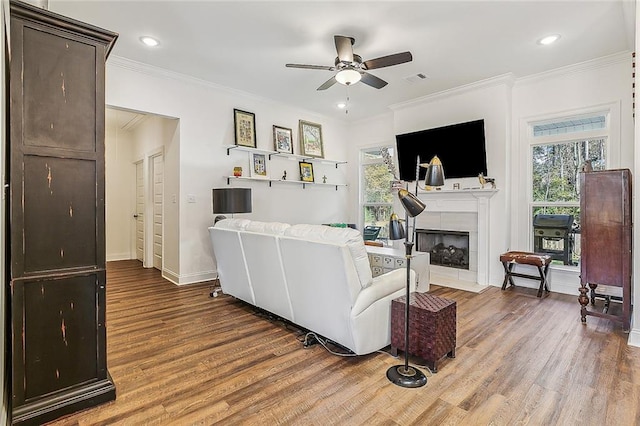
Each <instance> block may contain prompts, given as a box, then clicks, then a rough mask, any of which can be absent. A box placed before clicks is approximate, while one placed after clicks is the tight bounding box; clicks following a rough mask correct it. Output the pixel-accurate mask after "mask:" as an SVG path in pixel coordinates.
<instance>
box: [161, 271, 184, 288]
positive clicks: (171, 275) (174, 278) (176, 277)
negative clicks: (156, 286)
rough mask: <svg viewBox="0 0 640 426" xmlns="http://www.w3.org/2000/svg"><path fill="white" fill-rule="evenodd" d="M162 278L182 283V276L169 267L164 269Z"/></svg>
mask: <svg viewBox="0 0 640 426" xmlns="http://www.w3.org/2000/svg"><path fill="white" fill-rule="evenodd" d="M162 278H164V279H165V280H167V281H171V282H172V283H174V284H175V285H180V284H178V283H179V282H180V276H179V275H178V274H177V273H175V272H173V271H172V270H170V269H167V268H163V269H162Z"/></svg>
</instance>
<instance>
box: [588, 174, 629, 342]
mask: <svg viewBox="0 0 640 426" xmlns="http://www.w3.org/2000/svg"><path fill="white" fill-rule="evenodd" d="M631 197H632V194H631V172H630V171H629V170H628V169H621V170H604V171H597V172H588V173H580V232H581V239H580V245H581V257H580V289H579V290H580V296H579V297H578V301H579V302H580V305H581V316H582V322H583V323H584V322H586V317H587V315H594V316H598V317H603V318H608V319H611V320H615V321H619V322H621V323H622V328H623V330H625V331H629V325H630V321H631V264H632V249H631V241H632V237H633V236H632V226H631V224H632V210H631ZM598 285H604V286H613V287H621V288H622V297H620V296H609V295H605V294H601V293H598V290H597V287H598ZM587 286H588V288H587ZM587 293H589V295H587ZM596 299H602V300H603V303H602V306H600V307H598V306H597V304H596ZM612 301H613V302H614V303H616V304H618V302H619V303H620V306H619V307H618V306H616V308H619V309H617V310H618V311H619V312H618V313H616V312H614V306H612V305H611V302H612ZM589 302H591V308H587V305H589Z"/></svg>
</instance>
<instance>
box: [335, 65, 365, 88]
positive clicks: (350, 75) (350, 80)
mask: <svg viewBox="0 0 640 426" xmlns="http://www.w3.org/2000/svg"><path fill="white" fill-rule="evenodd" d="M361 78H362V75H361V74H360V73H359V72H358V71H356V70H352V69H344V70H341V71H339V72H338V73H337V74H336V81H337V82H338V83H340V84H344V85H345V86H350V85H352V84H354V83H357V82H359V81H360V79H361Z"/></svg>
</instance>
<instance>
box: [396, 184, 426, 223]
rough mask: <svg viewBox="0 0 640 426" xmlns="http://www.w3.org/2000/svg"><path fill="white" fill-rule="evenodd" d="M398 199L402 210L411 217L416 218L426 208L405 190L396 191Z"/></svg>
mask: <svg viewBox="0 0 640 426" xmlns="http://www.w3.org/2000/svg"><path fill="white" fill-rule="evenodd" d="M398 198H399V199H400V203H401V204H402V207H403V208H404V210H405V211H406V212H407V214H408V215H409V216H411V217H416V216H418V215H419V214H420V213H422V212H423V211H424V209H425V208H426V207H427V206H426V205H425V204H424V203H423V202H422V201H421V200H420V199H419V198H418V197H416V196H415V195H413V194H412V193H410V192H409V191H407V190H406V189H400V190H399V191H398Z"/></svg>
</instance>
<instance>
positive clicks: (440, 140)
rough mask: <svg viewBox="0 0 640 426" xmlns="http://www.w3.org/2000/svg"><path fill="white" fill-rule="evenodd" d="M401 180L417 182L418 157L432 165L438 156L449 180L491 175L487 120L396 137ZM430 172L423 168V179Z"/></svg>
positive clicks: (421, 175) (421, 176)
mask: <svg viewBox="0 0 640 426" xmlns="http://www.w3.org/2000/svg"><path fill="white" fill-rule="evenodd" d="M396 145H397V148H398V149H397V153H398V169H399V171H400V179H402V180H404V181H409V182H411V181H415V180H416V157H417V156H418V155H420V162H421V163H428V162H429V161H431V159H432V158H433V156H434V155H437V156H438V157H439V158H440V160H441V161H442V166H443V167H444V175H445V178H447V179H450V178H465V177H476V176H478V174H480V173H482V174H484V175H485V176H486V175H487V152H486V147H485V139H484V120H476V121H469V122H467V123H459V124H452V125H449V126H444V127H437V128H435V129H427V130H420V131H419V132H413V133H405V134H402V135H397V136H396ZM426 172H427V171H426V169H424V168H422V167H421V168H420V179H421V180H422V179H424V176H425V174H426Z"/></svg>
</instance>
